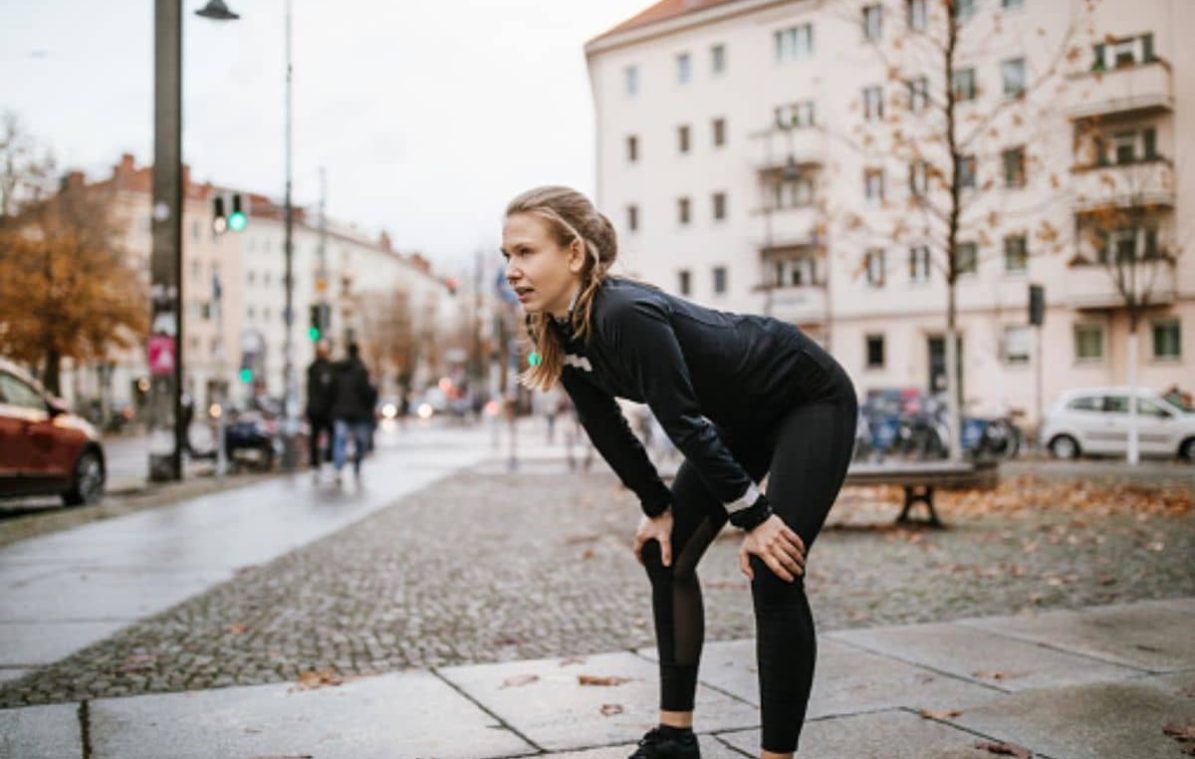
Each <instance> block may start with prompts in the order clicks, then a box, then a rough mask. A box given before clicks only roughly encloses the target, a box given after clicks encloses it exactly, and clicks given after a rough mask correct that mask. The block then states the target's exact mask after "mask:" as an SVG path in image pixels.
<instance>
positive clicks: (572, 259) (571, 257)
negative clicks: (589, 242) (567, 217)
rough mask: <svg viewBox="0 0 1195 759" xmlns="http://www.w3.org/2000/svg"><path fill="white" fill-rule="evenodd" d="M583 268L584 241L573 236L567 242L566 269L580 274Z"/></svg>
mask: <svg viewBox="0 0 1195 759" xmlns="http://www.w3.org/2000/svg"><path fill="white" fill-rule="evenodd" d="M584 268H585V243H584V242H582V241H581V240H580V239H579V238H573V241H572V242H570V243H569V244H568V270H569V271H571V272H572V273H573V274H580V273H581V271H582V270H584Z"/></svg>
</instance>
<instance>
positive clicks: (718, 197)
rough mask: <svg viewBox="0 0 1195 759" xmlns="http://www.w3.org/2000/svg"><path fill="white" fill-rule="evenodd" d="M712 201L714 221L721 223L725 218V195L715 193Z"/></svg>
mask: <svg viewBox="0 0 1195 759" xmlns="http://www.w3.org/2000/svg"><path fill="white" fill-rule="evenodd" d="M713 201H714V219H715V220H716V221H722V220H724V219H725V218H726V193H724V192H715V193H714V195H713Z"/></svg>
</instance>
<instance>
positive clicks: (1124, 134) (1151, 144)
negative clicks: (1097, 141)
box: [1112, 127, 1158, 165]
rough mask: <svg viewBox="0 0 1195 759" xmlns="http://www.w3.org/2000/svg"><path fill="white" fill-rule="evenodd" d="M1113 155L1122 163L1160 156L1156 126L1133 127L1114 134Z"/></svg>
mask: <svg viewBox="0 0 1195 759" xmlns="http://www.w3.org/2000/svg"><path fill="white" fill-rule="evenodd" d="M1112 157H1113V158H1114V159H1115V162H1116V163H1118V164H1121V165H1124V164H1130V163H1136V162H1138V161H1154V160H1157V158H1158V131H1157V129H1155V128H1154V127H1144V128H1142V129H1131V130H1125V131H1121V132H1116V133H1114V134H1113V135H1112Z"/></svg>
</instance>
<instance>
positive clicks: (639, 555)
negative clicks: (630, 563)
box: [634, 507, 672, 567]
mask: <svg viewBox="0 0 1195 759" xmlns="http://www.w3.org/2000/svg"><path fill="white" fill-rule="evenodd" d="M649 540H656V541H659V543H660V560H661V561H663V563H664V566H666V567H670V566H672V508H671V507H669V508H668V510H667V511H665V512H664V513H663V514H660V515H659V516H658V517H649V516H647V515H644V516H643V518H642V519H640V520H639V528H638V529H636V530H635V546H634V551H635V558H636V559H638V560H639V563H640V564H642V563H643V546H644V545H645V544H646V543H647V541H649Z"/></svg>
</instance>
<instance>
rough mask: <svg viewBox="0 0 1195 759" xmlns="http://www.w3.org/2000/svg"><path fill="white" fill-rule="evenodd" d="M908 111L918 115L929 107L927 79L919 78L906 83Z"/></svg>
mask: <svg viewBox="0 0 1195 759" xmlns="http://www.w3.org/2000/svg"><path fill="white" fill-rule="evenodd" d="M908 86H909V110H910V111H912V112H913V113H919V112H921V111H923V110H925V107H926V106H928V105H929V79H927V78H925V77H923V76H919V77H917V78H915V79H910V80H909V81H908Z"/></svg>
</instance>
